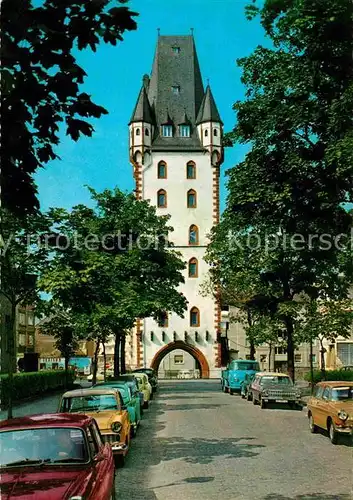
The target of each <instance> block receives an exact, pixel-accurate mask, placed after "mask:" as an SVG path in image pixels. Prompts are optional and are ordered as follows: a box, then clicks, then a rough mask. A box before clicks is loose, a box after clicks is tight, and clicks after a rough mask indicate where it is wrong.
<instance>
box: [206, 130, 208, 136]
mask: <svg viewBox="0 0 353 500" xmlns="http://www.w3.org/2000/svg"><path fill="white" fill-rule="evenodd" d="M205 137H208V130H207V129H206V130H205Z"/></svg>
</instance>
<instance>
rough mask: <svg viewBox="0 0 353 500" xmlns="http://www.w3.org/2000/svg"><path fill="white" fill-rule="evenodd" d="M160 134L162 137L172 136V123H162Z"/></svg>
mask: <svg viewBox="0 0 353 500" xmlns="http://www.w3.org/2000/svg"><path fill="white" fill-rule="evenodd" d="M162 136H163V137H173V127H172V125H162Z"/></svg>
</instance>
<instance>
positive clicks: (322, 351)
mask: <svg viewBox="0 0 353 500" xmlns="http://www.w3.org/2000/svg"><path fill="white" fill-rule="evenodd" d="M319 341H320V365H321V375H322V378H323V379H324V380H325V378H326V365H325V352H326V349H325V348H324V345H323V339H321V338H320V337H319Z"/></svg>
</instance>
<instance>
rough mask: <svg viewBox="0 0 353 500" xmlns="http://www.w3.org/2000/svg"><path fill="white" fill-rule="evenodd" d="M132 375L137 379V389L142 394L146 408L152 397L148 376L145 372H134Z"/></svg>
mask: <svg viewBox="0 0 353 500" xmlns="http://www.w3.org/2000/svg"><path fill="white" fill-rule="evenodd" d="M134 377H135V378H136V380H137V383H138V387H139V391H140V392H142V394H143V404H144V407H145V408H148V406H149V402H150V400H151V399H152V398H153V395H152V386H151V384H150V383H149V381H148V376H147V375H146V373H142V372H139V373H134Z"/></svg>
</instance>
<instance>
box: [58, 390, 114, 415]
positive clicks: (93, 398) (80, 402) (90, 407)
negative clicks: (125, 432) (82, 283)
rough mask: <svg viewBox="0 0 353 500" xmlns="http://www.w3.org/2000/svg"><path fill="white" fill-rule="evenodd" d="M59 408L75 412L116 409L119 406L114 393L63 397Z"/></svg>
mask: <svg viewBox="0 0 353 500" xmlns="http://www.w3.org/2000/svg"><path fill="white" fill-rule="evenodd" d="M61 409H62V410H63V411H67V412H70V413H75V412H80V411H87V412H89V411H104V410H118V409H119V407H118V403H117V401H116V398H115V396H114V394H94V395H87V396H77V397H73V398H64V401H63V404H62V408H61Z"/></svg>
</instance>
